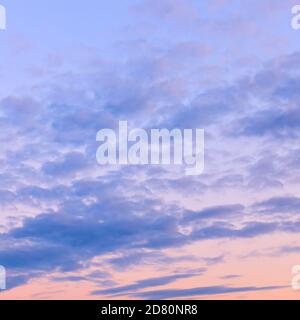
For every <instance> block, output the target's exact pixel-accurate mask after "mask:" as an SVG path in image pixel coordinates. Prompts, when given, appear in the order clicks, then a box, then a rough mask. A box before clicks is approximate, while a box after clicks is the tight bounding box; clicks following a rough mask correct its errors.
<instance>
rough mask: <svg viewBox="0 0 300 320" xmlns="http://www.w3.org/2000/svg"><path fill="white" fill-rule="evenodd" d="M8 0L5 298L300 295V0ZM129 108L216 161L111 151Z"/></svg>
mask: <svg viewBox="0 0 300 320" xmlns="http://www.w3.org/2000/svg"><path fill="white" fill-rule="evenodd" d="M299 2H300V1H299ZM0 3H1V4H2V5H4V6H5V7H6V10H7V30H5V31H0V76H1V86H0V124H1V131H0V147H1V153H0V163H1V167H0V168H1V169H0V206H1V211H0V212H1V216H0V265H3V266H4V267H5V268H6V269H7V272H8V279H7V285H8V290H6V291H3V292H1V293H0V299H1V298H3V299H8V298H17V299H18V298H23V299H24V298H25V299H48V298H57V299H64V298H66V297H69V298H74V299H77V298H140V299H152V298H154V299H155V298H158V299H167V298H203V297H204V298H241V299H247V298H265V297H266V296H267V297H269V298H286V297H290V298H296V299H297V298H298V299H299V294H300V293H299V292H295V291H293V290H292V288H291V287H290V283H291V269H292V267H293V266H294V265H296V264H300V260H299V252H300V242H299V233H300V219H299V217H298V215H299V214H300V193H299V178H300V148H299V135H300V134H299V132H300V131H299V129H300V112H299V105H298V103H299V102H300V90H299V89H300V85H299V83H300V82H299V80H300V51H299V50H300V31H295V30H293V29H292V28H291V19H292V15H291V8H292V6H293V5H295V4H297V0H295V1H294V0H285V1H282V0H230V1H229V0H210V1H208V0H207V1H206V0H203V1H200V0H198V1H197V0H195V1H193V0H152V1H150V0H139V1H138V0H136V1H133V0H122V1H117V0H111V1H97V0H88V1H85V2H83V3H82V4H79V1H77V4H74V1H71V0H63V1H61V0H60V1H58V0H51V1H50V0H43V1H38V0H26V1H16V0H9V1H5V0H0ZM119 120H127V121H128V122H129V123H130V125H131V126H133V127H134V126H136V127H144V128H181V129H184V128H192V129H196V128H201V129H202V128H203V129H205V132H206V147H205V172H204V173H203V174H202V175H201V176H195V177H187V176H186V175H185V174H184V168H180V167H174V166H120V167H114V168H111V167H105V166H99V165H98V164H97V162H96V159H95V155H96V150H97V147H98V144H97V143H96V134H97V132H98V130H100V129H102V128H115V127H117V125H118V122H119Z"/></svg>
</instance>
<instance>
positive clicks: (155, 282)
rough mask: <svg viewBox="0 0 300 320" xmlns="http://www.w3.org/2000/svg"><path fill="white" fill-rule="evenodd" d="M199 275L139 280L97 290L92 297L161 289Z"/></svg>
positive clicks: (188, 274)
mask: <svg viewBox="0 0 300 320" xmlns="http://www.w3.org/2000/svg"><path fill="white" fill-rule="evenodd" d="M203 271H205V269H203ZM197 275H199V274H195V273H187V274H175V275H171V276H165V277H157V278H149V279H144V280H139V281H137V282H136V283H134V284H131V285H126V286H121V287H114V288H109V289H105V290H97V291H94V292H92V295H122V294H129V295H130V293H131V292H132V291H139V290H142V289H147V288H151V287H160V286H164V285H167V284H170V283H172V282H175V281H177V280H180V279H187V278H191V277H194V276H197Z"/></svg>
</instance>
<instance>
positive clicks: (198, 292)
mask: <svg viewBox="0 0 300 320" xmlns="http://www.w3.org/2000/svg"><path fill="white" fill-rule="evenodd" d="M282 288H283V287H281V286H270V287H236V288H231V287H225V286H213V287H198V288H190V289H166V290H157V291H146V292H140V293H134V294H132V296H133V297H136V298H140V299H141V298H142V299H149V300H150V299H151V300H158V299H174V298H183V297H193V296H210V295H218V294H227V293H239V292H253V291H270V290H279V289H282Z"/></svg>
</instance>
